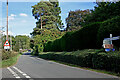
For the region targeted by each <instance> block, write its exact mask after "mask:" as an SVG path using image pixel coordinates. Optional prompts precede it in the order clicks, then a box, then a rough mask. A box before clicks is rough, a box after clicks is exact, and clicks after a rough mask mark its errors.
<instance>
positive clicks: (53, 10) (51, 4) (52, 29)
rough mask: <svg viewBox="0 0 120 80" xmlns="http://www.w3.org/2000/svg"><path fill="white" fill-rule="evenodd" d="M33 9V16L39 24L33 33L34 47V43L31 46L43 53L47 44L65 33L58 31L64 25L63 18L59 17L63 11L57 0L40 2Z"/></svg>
mask: <svg viewBox="0 0 120 80" xmlns="http://www.w3.org/2000/svg"><path fill="white" fill-rule="evenodd" d="M32 8H33V9H32V13H33V16H34V17H35V19H37V22H36V27H35V28H34V29H33V32H32V33H31V35H32V36H33V40H34V47H33V43H31V46H32V47H33V49H34V51H36V53H37V52H38V51H39V52H40V51H43V45H44V44H45V43H47V42H48V41H52V40H55V39H57V38H59V37H61V36H62V34H63V32H60V31H59V29H58V27H61V24H62V23H61V22H62V21H61V17H60V16H59V14H60V13H61V10H60V7H59V2H58V1H57V0H55V1H53V0H50V1H40V2H39V3H37V5H34V6H32ZM41 27H42V28H41ZM36 48H39V49H36Z"/></svg>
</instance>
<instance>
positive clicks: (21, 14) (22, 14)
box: [20, 13, 28, 17]
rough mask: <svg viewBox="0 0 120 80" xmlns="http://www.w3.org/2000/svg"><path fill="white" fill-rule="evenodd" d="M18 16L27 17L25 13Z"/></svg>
mask: <svg viewBox="0 0 120 80" xmlns="http://www.w3.org/2000/svg"><path fill="white" fill-rule="evenodd" d="M20 16H24V17H27V16H28V15H27V14H25V13H20Z"/></svg>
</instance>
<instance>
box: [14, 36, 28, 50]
mask: <svg viewBox="0 0 120 80" xmlns="http://www.w3.org/2000/svg"><path fill="white" fill-rule="evenodd" d="M29 48H30V38H29V37H28V36H25V35H24V36H22V35H18V36H15V46H14V50H15V51H19V49H29Z"/></svg>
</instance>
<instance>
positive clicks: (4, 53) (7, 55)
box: [1, 50, 18, 60]
mask: <svg viewBox="0 0 120 80" xmlns="http://www.w3.org/2000/svg"><path fill="white" fill-rule="evenodd" d="M17 54H18V53H17V52H14V51H5V50H2V55H1V56H2V60H6V59H9V58H11V57H14V56H16V55H17Z"/></svg>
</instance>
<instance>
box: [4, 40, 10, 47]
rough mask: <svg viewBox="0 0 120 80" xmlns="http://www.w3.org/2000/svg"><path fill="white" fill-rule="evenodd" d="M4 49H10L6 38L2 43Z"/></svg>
mask: <svg viewBox="0 0 120 80" xmlns="http://www.w3.org/2000/svg"><path fill="white" fill-rule="evenodd" d="M4 49H10V43H9V41H8V40H6V42H5V44H4Z"/></svg>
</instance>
